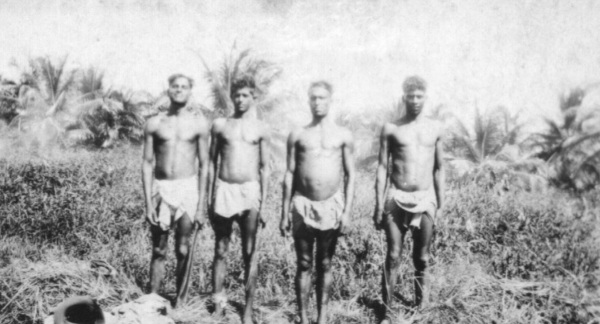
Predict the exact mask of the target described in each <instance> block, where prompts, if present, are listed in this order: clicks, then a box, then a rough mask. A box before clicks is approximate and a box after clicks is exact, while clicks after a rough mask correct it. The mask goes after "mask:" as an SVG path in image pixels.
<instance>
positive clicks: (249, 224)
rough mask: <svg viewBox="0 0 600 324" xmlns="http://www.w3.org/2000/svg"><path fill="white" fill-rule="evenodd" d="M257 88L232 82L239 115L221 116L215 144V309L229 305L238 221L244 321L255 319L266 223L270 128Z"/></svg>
mask: <svg viewBox="0 0 600 324" xmlns="http://www.w3.org/2000/svg"><path fill="white" fill-rule="evenodd" d="M255 95H256V87H255V84H254V81H253V80H252V79H251V78H242V79H239V80H236V81H235V82H234V83H233V85H232V87H231V96H232V101H233V104H234V108H235V111H234V114H233V116H231V117H230V118H220V119H217V120H215V122H214V124H213V127H212V143H211V146H210V163H211V166H210V170H211V172H212V174H211V175H210V177H209V209H210V212H209V214H210V215H211V222H212V225H213V228H214V230H215V258H214V263H213V290H214V291H213V293H214V301H215V313H216V314H219V315H220V314H221V313H222V311H223V307H224V306H225V305H226V304H227V299H226V297H225V293H224V292H223V281H224V279H225V275H226V273H227V268H226V265H227V264H226V259H225V256H226V253H227V249H228V247H229V240H230V237H231V230H232V225H233V222H234V221H236V222H237V223H238V225H239V227H240V230H241V236H242V257H243V259H244V271H245V273H244V283H245V285H246V305H245V309H244V314H243V316H242V319H243V320H242V321H243V323H251V322H252V305H253V300H254V290H255V288H256V267H257V265H256V259H255V255H254V251H255V247H256V234H257V231H258V223H259V221H260V223H261V225H262V226H263V228H264V226H265V222H264V219H263V206H264V201H265V200H266V197H267V181H268V179H269V174H268V170H267V162H268V153H267V147H266V146H267V140H268V135H269V130H268V128H267V127H266V125H265V124H263V123H262V122H260V121H259V120H257V119H256V118H254V117H253V115H252V114H253V112H251V111H250V110H251V109H252V108H253V105H254V100H255Z"/></svg>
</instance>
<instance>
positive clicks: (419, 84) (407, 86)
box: [402, 75, 427, 93]
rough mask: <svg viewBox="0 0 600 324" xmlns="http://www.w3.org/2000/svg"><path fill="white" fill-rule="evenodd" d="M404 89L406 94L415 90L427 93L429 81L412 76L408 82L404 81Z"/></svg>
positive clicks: (407, 79)
mask: <svg viewBox="0 0 600 324" xmlns="http://www.w3.org/2000/svg"><path fill="white" fill-rule="evenodd" d="M402 89H403V90H404V93H407V92H409V91H413V90H423V91H427V81H425V79H423V78H422V77H420V76H418V75H412V76H409V77H408V78H406V80H404V83H403V84H402Z"/></svg>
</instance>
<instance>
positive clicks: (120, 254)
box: [0, 146, 600, 323]
mask: <svg viewBox="0 0 600 324" xmlns="http://www.w3.org/2000/svg"><path fill="white" fill-rule="evenodd" d="M140 154H141V152H140V149H139V147H132V146H122V147H119V148H117V149H115V150H112V151H108V152H104V151H96V152H93V151H84V150H70V151H65V152H62V154H60V155H58V156H57V157H54V158H51V159H48V158H39V157H38V158H35V157H34V158H32V156H31V155H30V153H29V152H25V151H20V150H19V149H18V148H14V147H13V154H12V155H11V157H8V158H3V159H2V160H0V179H1V180H0V195H1V196H0V213H1V215H2V218H0V263H1V266H0V323H37V322H39V320H40V319H41V318H42V316H43V315H44V314H47V312H48V310H49V309H51V308H52V307H53V306H55V305H56V304H57V303H58V302H60V301H61V300H62V299H64V298H65V297H67V296H72V295H79V294H90V295H92V296H93V297H95V298H98V299H99V301H100V303H101V305H102V306H103V307H104V308H105V309H108V308H110V307H112V306H115V305H117V304H119V303H121V302H124V301H127V300H131V299H133V298H135V297H137V296H139V295H140V294H142V293H143V291H145V286H146V282H147V280H148V264H149V257H150V245H149V243H150V242H149V236H148V235H149V234H148V230H147V227H146V225H145V223H144V222H143V220H142V215H143V200H142V197H141V190H140V188H141V185H140V172H139V156H140ZM280 181H281V179H279V178H277V177H276V176H274V177H273V178H272V182H273V184H272V188H273V190H272V191H271V192H270V196H269V199H268V202H267V203H268V208H267V211H268V212H267V219H268V225H267V228H266V229H264V230H262V231H261V232H260V234H259V235H260V243H259V248H258V251H259V288H258V290H257V293H258V299H257V300H258V302H257V304H256V307H257V308H258V309H259V312H258V314H259V316H258V317H259V319H260V321H261V322H262V323H280V322H288V321H290V322H291V320H293V318H294V313H295V302H294V300H295V297H294V293H293V277H294V274H295V256H294V253H293V249H292V242H291V240H290V239H284V238H281V237H280V236H279V235H278V229H277V226H278V221H279V215H280V210H279V208H280V195H281V193H280V189H279V188H280V186H279V185H278V184H279V183H280ZM373 181H374V174H372V172H368V171H361V174H360V177H359V179H358V187H357V193H356V196H357V201H356V206H355V208H354V225H353V231H352V232H351V233H350V234H349V235H348V236H346V237H344V238H343V239H341V240H340V243H339V248H338V252H337V256H336V258H335V275H334V276H335V281H334V285H333V300H332V303H331V309H332V314H331V321H332V323H374V322H376V320H377V319H378V317H377V316H378V314H379V310H380V309H381V307H382V305H381V303H380V285H379V283H380V272H381V265H382V262H383V260H384V252H385V244H384V242H385V240H384V236H383V234H382V233H380V232H376V231H375V230H374V228H373V226H372V222H371V216H372V210H373ZM492 181H493V178H491V177H486V176H478V177H471V178H468V177H463V178H461V179H460V180H451V181H450V183H449V188H448V195H447V201H448V204H447V208H446V212H445V215H444V217H442V218H441V219H439V221H438V223H437V234H436V237H435V242H434V246H433V253H432V267H431V270H430V273H431V283H430V286H431V294H430V300H431V303H430V304H429V305H428V306H427V307H426V308H424V309H423V310H422V311H421V312H416V313H413V312H411V311H410V309H409V307H407V305H408V304H407V303H406V302H405V301H406V300H410V299H411V298H412V287H411V284H410V282H411V278H412V274H413V267H412V262H411V261H410V257H409V254H407V252H406V251H405V259H404V261H403V263H402V271H401V277H402V280H401V284H400V286H399V287H398V288H397V289H398V291H399V295H398V299H397V305H396V306H397V307H396V311H397V315H398V317H399V318H402V319H403V320H404V322H406V323H417V322H418V323H440V322H445V323H450V322H454V323H590V322H593V319H594V318H596V319H598V318H599V316H600V292H599V290H598V289H599V288H598V287H599V282H598V279H599V278H600V276H599V275H600V272H599V268H598V262H599V257H600V251H599V250H598V248H597V247H598V244H599V243H600V242H599V241H598V240H599V238H600V231H599V228H598V219H597V215H599V214H600V199H599V198H598V197H600V195H599V194H600V191H599V190H598V189H595V190H592V191H589V192H587V193H586V194H584V195H581V196H577V195H574V194H573V193H572V192H570V191H563V190H559V189H554V188H550V189H548V190H547V191H545V192H529V191H524V190H521V189H514V190H513V189H510V190H508V191H506V190H498V188H497V186H495V185H494V184H493V183H492ZM504 189H506V188H504ZM213 239H214V238H213V234H212V230H211V229H204V230H203V231H202V234H201V239H200V240H199V243H198V246H197V250H196V251H197V257H196V258H195V267H194V275H193V280H192V289H191V292H192V296H193V298H192V301H191V304H190V305H189V306H188V307H184V308H181V309H179V310H176V312H175V314H174V315H175V317H176V319H177V320H178V321H179V322H182V323H201V322H202V323H207V321H211V318H210V317H208V316H207V312H208V311H207V304H208V300H209V299H210V298H209V292H210V290H211V284H210V265H211V264H212V248H213V242H214V241H213ZM408 249H409V251H410V243H409V248H408ZM230 256H231V258H230V261H229V265H228V268H229V275H228V276H227V283H226V284H227V287H228V291H229V292H230V295H231V299H232V309H234V310H235V308H236V307H237V306H239V305H240V304H239V303H242V302H243V287H242V269H243V268H242V265H241V256H240V251H239V240H238V239H235V240H234V244H233V249H232V252H231V253H230ZM173 259H174V257H173V256H172V254H171V259H170V262H169V265H168V278H169V280H168V281H167V283H166V287H165V292H166V294H167V295H168V296H172V295H173V294H174V290H175V288H174V280H173V272H172V271H173V267H174V260H173ZM98 260H102V261H105V262H106V263H107V264H109V265H110V266H108V268H110V267H113V268H114V269H116V272H115V273H110V272H107V271H103V269H102V266H100V267H98V266H97V265H98V264H102V263H103V262H98ZM228 317H229V320H230V321H231V322H233V323H236V322H238V320H239V318H238V317H237V315H236V314H235V312H231V313H230V314H229V315H228ZM218 322H219V321H218V320H216V319H214V323H218Z"/></svg>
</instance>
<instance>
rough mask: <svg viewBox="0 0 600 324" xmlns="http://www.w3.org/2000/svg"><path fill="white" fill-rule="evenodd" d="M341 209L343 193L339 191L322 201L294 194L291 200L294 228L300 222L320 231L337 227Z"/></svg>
mask: <svg viewBox="0 0 600 324" xmlns="http://www.w3.org/2000/svg"><path fill="white" fill-rule="evenodd" d="M343 211H344V194H342V192H341V191H338V192H336V193H335V194H334V195H333V196H331V197H329V198H327V199H325V200H322V201H314V200H310V199H308V198H306V197H304V196H302V195H298V194H296V195H294V198H293V200H292V216H293V219H292V221H293V225H294V230H296V229H298V228H301V226H299V225H301V224H300V222H304V224H306V225H308V226H310V227H312V228H315V229H318V230H321V231H326V230H331V229H337V228H338V227H339V226H340V218H341V216H342V213H343Z"/></svg>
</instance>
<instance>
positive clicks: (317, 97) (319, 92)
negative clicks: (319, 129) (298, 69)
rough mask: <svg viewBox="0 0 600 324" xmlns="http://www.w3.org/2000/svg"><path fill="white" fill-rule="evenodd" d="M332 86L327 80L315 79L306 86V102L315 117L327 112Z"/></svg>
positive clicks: (324, 114) (322, 115) (325, 114)
mask: <svg viewBox="0 0 600 324" xmlns="http://www.w3.org/2000/svg"><path fill="white" fill-rule="evenodd" d="M332 94H333V87H332V86H331V83H329V82H327V81H323V80H321V81H315V82H313V83H311V84H310V87H309V88H308V104H309V106H310V111H311V112H312V114H313V116H315V117H325V116H327V114H328V113H329V106H330V105H331V95H332Z"/></svg>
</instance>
